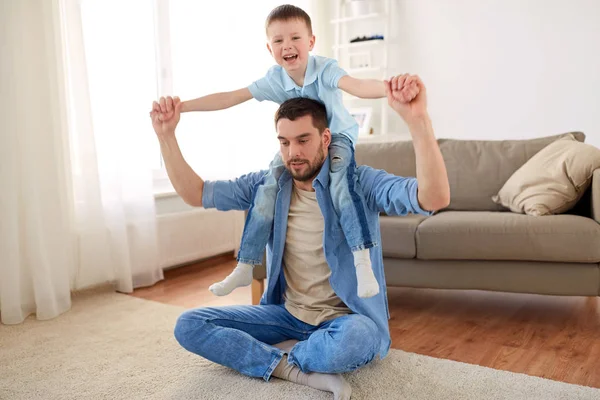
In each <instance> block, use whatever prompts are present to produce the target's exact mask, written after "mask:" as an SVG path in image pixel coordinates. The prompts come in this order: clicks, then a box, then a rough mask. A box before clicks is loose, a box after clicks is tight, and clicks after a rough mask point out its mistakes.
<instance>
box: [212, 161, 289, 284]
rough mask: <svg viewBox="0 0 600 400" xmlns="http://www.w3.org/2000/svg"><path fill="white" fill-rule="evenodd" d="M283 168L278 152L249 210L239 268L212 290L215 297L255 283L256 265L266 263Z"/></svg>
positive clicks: (239, 256) (241, 245)
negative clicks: (265, 255) (278, 182)
mask: <svg viewBox="0 0 600 400" xmlns="http://www.w3.org/2000/svg"><path fill="white" fill-rule="evenodd" d="M283 169H284V165H283V161H282V160H281V155H280V154H279V153H277V155H276V156H275V158H274V159H273V161H271V164H270V166H269V172H268V173H267V175H265V178H264V180H263V183H262V184H260V185H259V186H258V188H257V189H256V191H255V193H254V198H253V199H252V204H251V205H250V209H249V210H248V214H247V216H246V223H245V225H244V232H243V234H242V240H241V244H240V250H239V252H238V257H237V260H238V265H237V266H236V267H235V268H234V270H233V272H231V274H229V275H228V276H227V277H226V278H225V279H223V280H222V281H221V282H217V283H214V284H212V285H211V286H210V287H209V288H208V289H209V290H210V291H211V292H213V293H214V294H215V295H217V296H225V295H227V294H229V293H231V292H232V291H233V290H234V289H235V288H238V287H240V286H248V285H250V284H251V283H252V270H253V268H254V265H257V264H260V263H261V262H262V257H263V253H264V251H265V247H266V246H267V242H268V241H269V236H270V235H271V228H272V225H273V218H274V214H275V199H276V197H277V191H278V184H277V181H278V180H279V177H280V176H281V173H282V172H283Z"/></svg>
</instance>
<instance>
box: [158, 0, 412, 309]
mask: <svg viewBox="0 0 600 400" xmlns="http://www.w3.org/2000/svg"><path fill="white" fill-rule="evenodd" d="M265 29H266V33H267V39H268V43H267V49H268V50H269V52H270V53H271V55H272V56H273V58H274V59H275V62H276V63H277V65H276V66H273V67H272V68H271V69H270V70H269V71H268V72H267V74H266V76H265V77H263V78H262V79H259V80H258V81H255V82H254V83H252V84H251V85H250V86H248V87H246V88H243V89H239V90H235V91H232V92H225V93H215V94H211V95H208V96H204V97H200V98H197V99H193V100H189V101H185V102H183V104H182V108H181V111H182V112H188V111H214V110H222V109H225V108H229V107H232V106H234V105H238V104H240V103H243V102H245V101H248V100H250V99H252V98H255V99H257V100H258V101H263V100H270V101H274V102H276V103H279V104H281V103H283V102H284V101H285V100H287V99H290V98H293V97H308V98H311V99H314V100H318V101H320V102H322V103H324V105H325V107H326V109H327V118H328V122H329V127H330V129H331V132H332V141H331V145H330V147H329V150H330V152H331V171H330V179H331V185H330V187H331V198H332V200H333V205H334V208H335V210H336V212H337V213H338V216H339V218H340V224H341V226H342V230H343V232H344V234H345V237H346V241H347V243H348V245H349V247H350V249H351V250H352V254H353V255H354V264H355V269H356V278H357V282H358V288H357V292H358V296H359V297H363V298H367V297H372V296H375V295H376V294H378V293H379V283H378V282H377V279H376V278H375V275H374V274H373V271H372V269H371V259H370V251H369V249H370V248H371V247H373V246H376V245H378V243H375V242H373V241H372V240H371V237H372V235H371V233H370V230H369V226H368V225H367V222H366V217H365V211H364V199H362V198H361V196H360V195H359V194H358V191H356V190H355V185H357V180H356V177H355V175H354V169H355V168H356V164H355V160H354V144H355V142H356V140H357V139H358V124H357V123H356V121H355V120H354V118H353V117H352V116H351V115H350V113H349V112H348V111H347V110H346V108H345V107H344V106H343V103H342V94H341V92H340V91H339V90H337V89H338V88H340V89H342V90H343V91H345V92H347V93H350V94H352V95H354V96H357V97H361V98H373V99H375V98H382V97H385V87H384V83H383V81H379V80H373V79H355V78H352V77H350V76H348V75H347V74H346V73H345V71H343V70H342V69H341V68H339V67H338V65H337V62H336V61H335V60H332V59H329V58H326V57H320V56H311V55H309V52H310V51H311V50H312V49H313V47H314V44H315V36H314V35H313V34H312V24H311V20H310V17H309V16H308V14H306V12H304V11H303V10H302V9H300V8H298V7H295V6H292V5H282V6H279V7H276V8H275V9H273V10H272V11H271V13H270V14H269V16H268V17H267V20H266V23H265ZM409 86H412V88H413V89H414V88H417V85H416V82H414V81H412V80H409V81H407V82H406V83H405V85H404V87H403V88H404V89H408V87H409ZM396 89H399V88H396ZM413 93H414V90H413ZM417 93H418V92H417ZM413 98H414V96H412V97H410V98H405V100H407V102H410V101H411V100H412V99H413ZM158 107H160V111H162V113H163V115H162V118H163V119H168V118H170V116H169V113H168V111H170V110H167V109H166V107H165V105H164V101H162V102H161V105H160V106H159V105H158V104H157V103H156V102H155V104H154V108H155V109H156V110H158ZM280 145H281V150H282V151H284V150H285V147H286V146H287V144H286V143H285V141H284V140H280ZM287 167H288V170H289V171H290V173H291V174H292V175H293V176H294V178H295V179H297V180H302V179H310V178H312V176H305V175H306V174H307V173H311V171H310V170H309V167H308V162H307V160H302V159H294V158H293V157H292V159H291V160H290V161H289V162H288V165H287ZM283 170H284V165H283V163H282V161H281V157H280V155H279V153H278V154H277V156H276V157H275V159H274V160H273V161H272V162H271V165H270V168H269V173H268V174H267V175H265V177H264V181H263V184H262V185H261V186H260V187H259V188H258V190H257V192H256V196H255V198H254V199H253V202H252V206H251V207H250V209H249V211H248V215H247V218H246V225H245V227H244V232H243V235H242V243H241V245H240V250H239V253H238V265H237V266H236V267H235V269H234V270H233V272H232V273H231V274H230V275H229V276H227V277H226V278H225V279H224V280H223V281H221V282H217V283H215V284H213V285H211V286H210V288H209V290H210V291H211V292H213V293H214V294H215V295H218V296H223V295H227V294H229V293H231V291H232V290H234V289H235V288H237V287H240V286H247V285H249V284H250V283H251V282H252V269H253V266H254V265H256V264H260V263H261V259H262V254H263V252H264V249H265V247H266V244H267V241H268V239H269V234H270V232H271V229H270V228H271V225H272V223H273V216H274V212H275V197H276V194H277V190H278V186H277V181H278V179H279V177H280V175H281V173H282V172H283Z"/></svg>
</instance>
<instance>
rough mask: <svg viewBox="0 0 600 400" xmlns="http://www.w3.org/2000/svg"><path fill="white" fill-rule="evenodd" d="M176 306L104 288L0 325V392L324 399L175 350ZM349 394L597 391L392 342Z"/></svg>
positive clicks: (554, 395)
mask: <svg viewBox="0 0 600 400" xmlns="http://www.w3.org/2000/svg"><path fill="white" fill-rule="evenodd" d="M182 310H183V309H182V308H179V307H174V306H169V305H164V304H160V303H156V302H151V301H146V300H141V299H137V298H133V297H130V296H126V295H122V294H116V293H110V292H107V291H105V290H96V291H94V292H89V293H84V294H78V295H77V296H76V297H75V298H74V305H73V309H72V310H71V311H70V312H68V313H67V314H65V315H63V316H61V317H59V318H56V319H54V320H50V321H43V322H41V321H35V320H33V319H32V318H30V319H28V320H27V321H25V323H24V324H22V325H19V326H5V325H0V399H10V400H17V399H28V400H33V399H44V400H50V399H61V400H67V399H93V400H98V399H111V400H114V399H128V400H132V399H284V398H285V399H306V400H308V399H330V398H332V396H331V395H327V394H326V393H324V392H319V391H316V390H313V389H308V388H305V387H302V386H297V385H295V384H292V383H287V382H284V381H281V380H278V379H275V378H274V379H272V380H271V382H269V383H267V382H264V381H262V380H261V379H251V378H247V377H245V376H243V375H240V374H238V373H237V372H234V371H231V370H229V369H227V368H224V367H221V366H218V365H215V364H213V363H211V362H208V361H206V360H204V359H202V358H200V357H198V356H195V355H192V354H189V353H187V352H186V351H185V350H183V349H181V348H180V347H179V346H178V344H177V342H176V341H175V339H174V338H173V334H172V329H173V324H174V323H175V320H176V319H177V316H178V315H179V314H180V312H181V311H182ZM347 378H348V380H349V381H350V382H351V384H352V387H353V389H354V392H353V397H352V398H353V399H355V400H358V399H386V400H388V399H411V400H420V399H427V400H436V399H477V400H480V399H511V400H514V399H527V400H532V399H540V400H541V399H543V400H548V399H569V400H574V399H590V400H591V399H596V400H597V399H600V390H598V389H592V388H588V387H582V386H576V385H569V384H565V383H560V382H555V381H550V380H546V379H541V378H536V377H531V376H527V375H522V374H515V373H510V372H505V371H497V370H493V369H489V368H483V367H479V366H474V365H469V364H463V363H458V362H454V361H448V360H440V359H435V358H431V357H426V356H421V355H416V354H410V353H405V352H402V351H398V350H392V352H391V353H390V355H389V356H388V357H387V358H386V359H384V360H381V361H377V362H375V363H372V364H371V365H369V366H367V367H365V368H363V369H361V370H359V371H358V372H354V373H351V374H347Z"/></svg>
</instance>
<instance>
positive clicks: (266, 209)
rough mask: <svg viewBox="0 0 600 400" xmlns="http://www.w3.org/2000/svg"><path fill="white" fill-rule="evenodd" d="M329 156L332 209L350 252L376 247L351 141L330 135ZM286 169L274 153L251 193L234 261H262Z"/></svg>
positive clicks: (256, 262)
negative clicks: (261, 178) (265, 171)
mask: <svg viewBox="0 0 600 400" xmlns="http://www.w3.org/2000/svg"><path fill="white" fill-rule="evenodd" d="M329 153H330V158H331V164H330V165H331V167H330V168H331V170H330V183H329V192H330V194H331V200H332V202H333V208H334V210H335V212H336V214H337V216H338V218H339V220H340V225H341V226H342V231H343V232H344V235H345V237H346V242H347V243H348V246H349V247H350V250H351V251H353V252H354V251H357V250H364V249H369V248H371V247H374V246H377V243H376V242H374V241H373V239H372V238H373V235H371V231H370V229H369V225H368V223H367V216H366V215H367V214H366V212H365V209H366V203H365V200H364V199H363V197H362V196H361V194H360V190H357V185H358V178H357V176H356V173H355V172H356V161H355V159H354V147H353V146H352V142H351V141H350V139H348V138H347V137H346V136H344V135H332V137H331V144H330V145H329ZM284 170H285V165H284V164H283V160H282V159H281V155H280V154H279V153H277V155H276V156H275V158H274V159H273V161H271V164H270V165H269V172H268V173H267V175H266V176H265V178H264V180H263V183H262V184H261V185H259V186H258V188H257V190H256V191H255V192H254V198H253V199H252V204H251V205H250V209H249V210H248V214H247V216H246V223H245V225H244V232H243V234H242V241H241V244H240V250H239V252H238V257H237V260H238V261H240V262H243V263H246V264H252V265H256V264H261V263H262V257H263V254H264V251H265V247H266V246H267V242H268V241H269V235H270V234H271V230H272V226H273V219H274V217H275V199H276V197H277V191H278V190H279V188H278V185H277V182H278V180H279V177H280V176H281V174H282V173H283V171H284Z"/></svg>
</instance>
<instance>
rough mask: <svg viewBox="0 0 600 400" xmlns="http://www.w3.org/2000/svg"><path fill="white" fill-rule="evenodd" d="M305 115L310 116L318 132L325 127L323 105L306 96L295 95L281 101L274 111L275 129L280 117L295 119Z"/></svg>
mask: <svg viewBox="0 0 600 400" xmlns="http://www.w3.org/2000/svg"><path fill="white" fill-rule="evenodd" d="M305 115H310V116H311V117H312V123H313V126H314V127H315V128H317V129H318V130H319V134H322V133H323V131H325V129H326V128H327V110H326V109H325V105H323V103H320V102H318V101H316V100H313V99H308V98H306V97H295V98H293V99H289V100H286V101H284V102H283V103H281V105H280V106H279V109H277V112H275V129H277V122H279V120H280V119H289V120H290V121H295V120H296V119H297V118H302V117H304V116H305Z"/></svg>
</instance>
